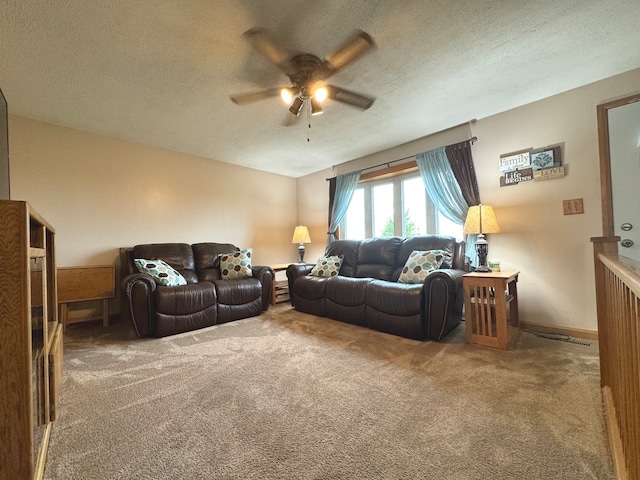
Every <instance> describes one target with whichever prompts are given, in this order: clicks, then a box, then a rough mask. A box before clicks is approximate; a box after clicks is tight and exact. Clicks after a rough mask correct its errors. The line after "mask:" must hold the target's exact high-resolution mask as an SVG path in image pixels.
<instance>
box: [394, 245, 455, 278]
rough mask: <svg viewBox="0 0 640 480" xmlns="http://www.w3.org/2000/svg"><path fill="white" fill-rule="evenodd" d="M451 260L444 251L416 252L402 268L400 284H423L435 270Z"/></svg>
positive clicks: (412, 253)
mask: <svg viewBox="0 0 640 480" xmlns="http://www.w3.org/2000/svg"><path fill="white" fill-rule="evenodd" d="M446 258H449V254H448V253H447V252H445V251H444V250H427V251H422V250H414V251H413V252H411V255H409V258H407V262H406V263H405V264H404V267H403V268H402V272H401V273H400V277H399V278H398V283H422V282H424V279H425V278H427V275H429V274H430V273H431V272H433V271H434V270H437V269H438V268H440V265H442V263H443V262H444V261H445V259H446Z"/></svg>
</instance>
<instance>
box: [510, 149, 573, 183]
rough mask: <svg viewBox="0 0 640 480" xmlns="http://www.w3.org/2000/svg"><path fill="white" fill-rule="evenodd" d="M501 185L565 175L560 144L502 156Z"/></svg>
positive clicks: (537, 180) (551, 178)
mask: <svg viewBox="0 0 640 480" xmlns="http://www.w3.org/2000/svg"><path fill="white" fill-rule="evenodd" d="M499 168H500V171H501V172H502V176H501V177H500V186H501V187H508V186H510V185H517V184H518V183H521V182H529V181H531V180H534V181H536V182H539V181H543V180H553V179H556V178H562V177H564V176H565V170H564V166H563V165H562V158H561V148H560V145H555V146H552V147H544V148H538V149H529V150H521V151H518V152H513V153H507V154H505V155H501V156H500V163H499Z"/></svg>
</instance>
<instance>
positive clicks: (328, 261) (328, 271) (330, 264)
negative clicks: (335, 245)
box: [309, 255, 343, 277]
mask: <svg viewBox="0 0 640 480" xmlns="http://www.w3.org/2000/svg"><path fill="white" fill-rule="evenodd" d="M342 258H343V257H342V256H338V255H332V256H328V257H321V258H320V259H319V260H318V263H316V266H315V267H313V268H312V269H311V272H310V273H309V275H313V276H315V277H335V276H336V275H338V274H339V273H340V265H342Z"/></svg>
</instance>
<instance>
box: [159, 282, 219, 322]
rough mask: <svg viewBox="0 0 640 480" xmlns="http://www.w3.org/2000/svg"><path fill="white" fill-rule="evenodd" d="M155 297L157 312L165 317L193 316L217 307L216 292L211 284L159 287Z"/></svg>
mask: <svg viewBox="0 0 640 480" xmlns="http://www.w3.org/2000/svg"><path fill="white" fill-rule="evenodd" d="M155 296H156V312H157V313H163V314H165V315H191V314H193V313H197V312H202V311H203V310H207V309H209V308H212V307H213V308H214V309H215V306H216V292H215V289H214V288H213V285H212V284H211V283H209V282H200V283H190V284H188V285H181V286H178V287H172V288H165V287H158V288H157V289H156V292H155Z"/></svg>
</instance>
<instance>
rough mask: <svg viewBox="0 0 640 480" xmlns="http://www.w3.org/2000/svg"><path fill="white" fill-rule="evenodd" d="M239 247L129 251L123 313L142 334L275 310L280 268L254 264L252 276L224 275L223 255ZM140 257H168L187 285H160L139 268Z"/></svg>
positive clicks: (176, 246)
mask: <svg viewBox="0 0 640 480" xmlns="http://www.w3.org/2000/svg"><path fill="white" fill-rule="evenodd" d="M239 251H240V249H239V248H238V247H236V246H235V245H232V244H229V243H196V244H193V245H189V244H186V243H153V244H145V245H136V246H135V247H133V248H127V249H125V254H124V255H123V260H122V271H123V280H122V285H121V288H122V296H121V301H122V306H121V312H122V315H123V317H125V318H127V317H128V318H129V319H130V320H131V322H132V324H133V327H134V329H135V331H136V334H137V335H138V336H139V337H149V336H153V337H164V336H166V335H173V334H176V333H182V332H187V331H190V330H195V329H198V328H203V327H208V326H211V325H216V324H220V323H225V322H229V321H232V320H239V319H242V318H248V317H252V316H256V315H260V313H261V312H263V311H265V310H267V309H268V308H269V301H270V296H271V290H272V285H273V278H274V272H273V270H272V269H271V268H270V267H265V266H255V265H252V266H251V269H252V276H251V277H248V278H234V279H226V278H223V275H222V273H221V271H220V260H219V257H220V255H221V254H228V253H231V252H239ZM134 259H151V260H157V259H160V260H163V261H164V262H165V263H167V264H168V265H170V266H171V267H172V268H173V269H175V270H176V271H178V272H179V273H180V274H181V275H182V277H184V279H185V280H186V285H178V286H163V285H158V283H157V282H156V281H155V280H154V279H153V277H152V276H150V275H149V274H146V273H140V272H139V271H138V268H137V267H136V265H135V263H134Z"/></svg>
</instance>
